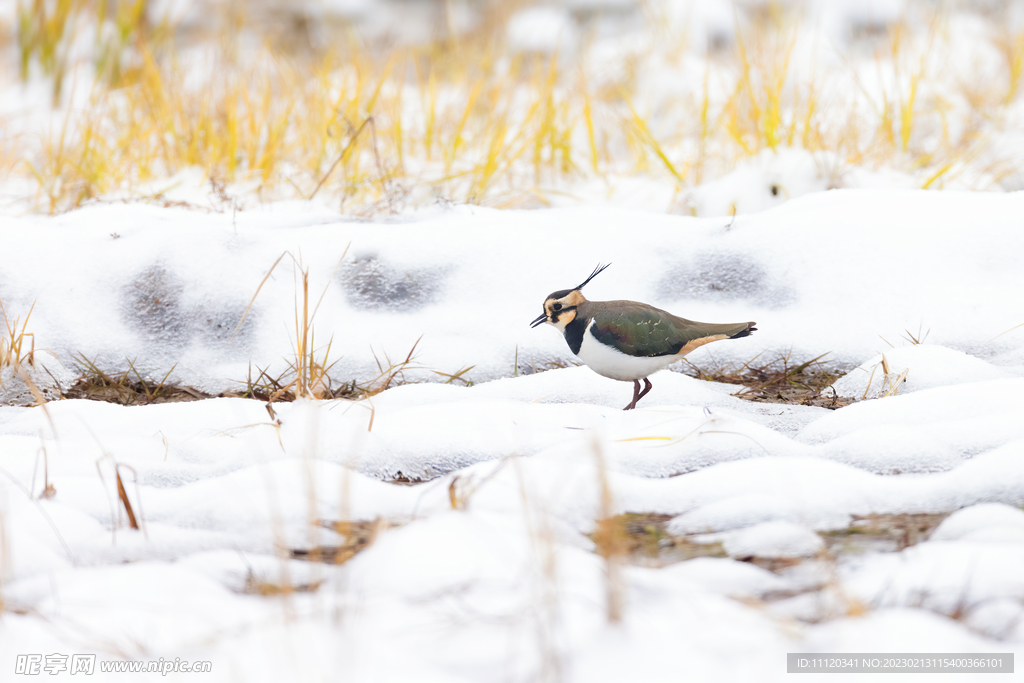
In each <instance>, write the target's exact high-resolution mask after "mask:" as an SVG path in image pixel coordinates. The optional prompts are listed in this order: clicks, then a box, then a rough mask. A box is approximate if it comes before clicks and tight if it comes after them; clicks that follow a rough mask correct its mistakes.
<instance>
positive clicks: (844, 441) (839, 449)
mask: <svg viewBox="0 0 1024 683" xmlns="http://www.w3.org/2000/svg"><path fill="white" fill-rule="evenodd" d="M1022 392H1024V379H996V380H989V381H987V382H971V383H969V384H959V385H955V386H948V387H935V388H933V389H925V390H921V391H916V392H914V393H912V394H907V395H905V396H904V395H896V396H891V397H888V398H883V399H879V400H876V401H864V402H861V403H855V404H853V405H850V406H847V407H845V408H843V409H842V410H836V411H832V412H830V413H828V414H826V415H824V416H823V417H821V418H820V419H818V420H815V421H814V422H812V423H810V424H808V425H807V426H806V427H804V428H803V429H801V430H800V433H799V434H798V435H797V437H796V438H797V441H800V442H802V443H806V444H812V445H822V446H824V445H827V448H825V449H822V451H821V452H822V455H823V457H826V458H829V459H832V460H837V461H840V462H846V463H850V464H853V465H856V466H857V467H861V468H864V469H869V470H872V471H876V472H885V473H891V474H898V473H900V472H930V471H931V472H934V471H938V470H944V469H950V468H952V467H954V466H956V465H957V464H959V463H961V462H963V461H964V460H967V459H970V458H973V457H976V456H978V455H979V454H981V453H984V452H986V451H989V450H992V449H994V448H997V447H999V446H1002V445H1004V444H1007V443H1009V442H1011V441H1014V440H1017V439H1020V438H1022V437H1024V421H1021V420H1020V419H1019V416H1020V415H1024V393H1022Z"/></svg>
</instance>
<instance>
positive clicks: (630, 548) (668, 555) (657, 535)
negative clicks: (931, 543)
mask: <svg viewBox="0 0 1024 683" xmlns="http://www.w3.org/2000/svg"><path fill="white" fill-rule="evenodd" d="M948 516H949V513H937V514H932V513H903V514H879V515H875V514H872V515H863V516H860V515H854V516H853V519H852V521H851V522H850V525H849V526H848V527H847V528H845V529H836V530H833V531H827V532H820V535H821V537H822V539H823V540H824V541H825V545H826V547H827V548H828V552H829V554H831V555H833V556H838V555H841V554H857V553H862V552H867V551H873V552H899V551H901V550H904V549H906V548H909V547H910V546H912V545H916V544H917V543H920V542H921V541H924V540H927V538H928V536H930V535H931V533H932V531H934V530H935V527H937V526H938V525H939V523H941V522H942V520H944V519H945V518H946V517H948ZM672 517H673V515H665V514H658V513H636V512H627V513H625V514H622V515H618V516H615V517H612V518H610V519H609V520H603V524H604V526H605V527H606V528H607V527H611V528H614V529H615V535H616V536H618V538H620V539H621V540H620V541H619V543H620V544H621V546H622V547H623V548H624V549H625V551H626V552H625V555H626V557H627V558H628V561H629V562H630V563H631V564H636V565H641V566H645V567H663V566H666V565H669V564H674V563H676V562H683V561H685V560H691V559H693V558H695V557H725V556H726V555H725V551H724V550H723V548H722V544H721V543H705V542H697V541H695V540H694V538H695V536H697V535H692V536H673V535H671V534H669V533H668V531H667V530H666V527H667V525H668V522H669V520H670V519H672ZM604 533H605V534H606V535H607V529H605V531H604ZM595 535H596V534H591V538H592V540H593V539H594V538H595ZM698 535H699V534H698ZM741 559H742V560H743V561H745V562H751V563H752V564H756V565H758V566H759V567H763V568H765V569H767V570H769V571H773V572H778V571H781V570H784V569H786V568H789V567H792V566H795V565H797V564H800V563H801V562H803V561H805V560H804V559H801V558H761V557H749V558H741Z"/></svg>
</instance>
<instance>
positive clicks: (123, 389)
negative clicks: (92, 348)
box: [61, 357, 213, 406]
mask: <svg viewBox="0 0 1024 683" xmlns="http://www.w3.org/2000/svg"><path fill="white" fill-rule="evenodd" d="M78 364H79V370H80V372H81V374H80V375H79V376H78V378H77V379H76V380H75V382H74V384H72V385H71V386H70V387H69V388H68V389H66V390H64V389H63V388H62V389H61V398H78V399H86V400H89V401H105V402H106V403H117V404H119V405H123V406H132V405H150V404H153V403H178V402H181V401H199V400H202V399H204V398H213V396H212V395H211V394H208V393H205V392H203V391H199V390H198V389H193V388H192V387H187V386H182V385H176V384H168V383H167V378H168V377H170V376H171V373H172V372H174V368H173V367H172V368H171V369H170V371H168V372H167V374H166V375H164V377H163V379H162V380H160V381H154V380H148V381H147V380H146V379H145V378H143V377H142V375H140V374H139V373H138V371H136V369H135V365H134V363H132V362H131V361H129V363H128V369H127V370H124V371H123V372H119V373H106V372H104V371H103V370H101V369H100V368H99V367H97V366H96V364H95V363H93V362H92V361H90V360H88V359H86V358H85V357H80V358H78ZM133 375H134V379H133V377H132V376H133Z"/></svg>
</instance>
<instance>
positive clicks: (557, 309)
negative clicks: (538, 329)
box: [551, 304, 562, 311]
mask: <svg viewBox="0 0 1024 683" xmlns="http://www.w3.org/2000/svg"><path fill="white" fill-rule="evenodd" d="M551 308H553V309H555V310H556V311H560V310H562V304H555V305H554V306H552V307H551Z"/></svg>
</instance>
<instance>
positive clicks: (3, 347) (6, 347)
mask: <svg viewBox="0 0 1024 683" xmlns="http://www.w3.org/2000/svg"><path fill="white" fill-rule="evenodd" d="M35 308H36V304H35V302H32V306H31V307H30V308H29V310H28V315H26V316H25V320H24V321H20V320H19V319H17V318H15V319H14V320H11V319H10V318H9V317H8V316H7V310H6V309H5V308H4V304H3V301H2V300H0V315H3V317H4V326H5V327H6V328H7V330H6V332H5V334H4V336H3V337H0V368H2V367H11V368H14V369H15V370H17V369H18V367H19V366H21V364H22V363H28V364H29V365H34V364H35V353H36V340H35V335H34V334H33V333H31V332H26V330H27V329H28V321H29V319H31V318H32V311H34V310H35ZM19 322H20V323H21V328H20V329H19V328H18V324H19ZM29 339H30V340H31V344H30V346H29V348H28V350H27V351H26V349H25V343H26V341H27V340H29Z"/></svg>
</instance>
